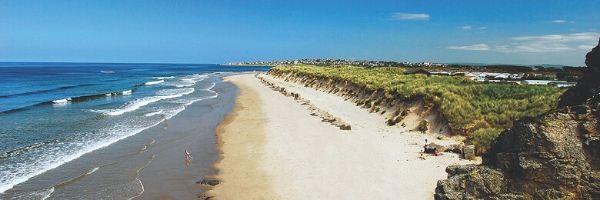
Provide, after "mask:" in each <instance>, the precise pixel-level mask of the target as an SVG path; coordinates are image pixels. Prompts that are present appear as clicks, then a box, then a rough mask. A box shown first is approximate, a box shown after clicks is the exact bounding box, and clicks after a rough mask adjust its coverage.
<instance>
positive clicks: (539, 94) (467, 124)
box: [272, 65, 565, 152]
mask: <svg viewBox="0 0 600 200" xmlns="http://www.w3.org/2000/svg"><path fill="white" fill-rule="evenodd" d="M272 70H275V71H278V72H282V73H289V72H294V73H297V74H302V75H306V76H316V77H319V78H330V79H342V80H347V81H350V82H353V83H355V84H358V85H363V86H365V87H367V88H368V89H372V90H378V89H382V90H384V91H385V93H386V94H394V95H399V96H401V97H404V98H423V99H424V100H425V101H428V102H431V103H433V104H434V105H435V106H436V107H437V108H438V109H439V111H440V112H441V113H442V115H443V116H444V117H445V118H446V119H447V121H448V125H449V126H450V128H452V130H453V132H454V133H457V134H464V135H467V136H469V137H468V138H469V140H468V141H469V142H471V143H473V144H475V145H476V146H477V148H478V150H479V151H480V152H483V151H485V149H486V148H487V147H488V146H489V143H490V142H491V140H492V139H493V138H495V137H496V136H497V135H498V134H499V133H500V131H501V130H502V129H505V128H508V127H510V126H511V125H512V121H513V120H515V119H519V118H522V117H529V116H537V115H540V114H542V113H545V112H547V111H549V110H551V109H552V108H554V107H555V105H556V103H557V101H558V97H559V96H560V95H561V94H562V93H563V92H564V91H565V90H564V89H561V88H557V87H553V86H534V85H512V84H499V83H480V82H475V81H471V80H469V79H466V78H465V77H458V76H457V77H450V76H431V77H428V76H425V75H420V74H416V75H414V74H413V75H405V74H403V72H404V70H405V69H404V68H364V67H353V66H330V67H317V66H310V65H296V66H277V67H275V68H273V69H272Z"/></svg>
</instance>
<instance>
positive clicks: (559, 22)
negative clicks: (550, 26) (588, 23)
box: [550, 19, 575, 24]
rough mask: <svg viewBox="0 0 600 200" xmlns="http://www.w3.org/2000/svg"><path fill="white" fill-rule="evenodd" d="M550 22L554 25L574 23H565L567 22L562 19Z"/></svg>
mask: <svg viewBox="0 0 600 200" xmlns="http://www.w3.org/2000/svg"><path fill="white" fill-rule="evenodd" d="M550 22H552V23H555V24H564V23H575V22H574V21H567V20H564V19H555V20H552V21H550Z"/></svg>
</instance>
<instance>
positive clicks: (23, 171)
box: [0, 88, 218, 199]
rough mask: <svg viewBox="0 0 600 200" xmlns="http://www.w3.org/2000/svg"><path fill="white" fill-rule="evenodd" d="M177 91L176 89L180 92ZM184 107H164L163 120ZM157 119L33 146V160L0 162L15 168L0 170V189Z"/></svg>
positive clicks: (173, 95) (46, 192)
mask: <svg viewBox="0 0 600 200" xmlns="http://www.w3.org/2000/svg"><path fill="white" fill-rule="evenodd" d="M176 91H179V93H178V92H176ZM193 92H194V90H193V88H184V89H177V90H170V91H168V90H166V91H160V94H165V95H159V96H154V97H149V99H148V98H142V99H139V100H136V101H132V102H130V103H128V104H126V105H125V106H124V107H123V108H121V109H125V110H130V109H131V108H135V107H138V108H139V107H141V106H143V105H147V104H149V103H148V100H151V101H154V102H155V101H159V100H156V99H157V98H159V99H165V98H176V97H181V96H184V95H187V94H191V93H193ZM213 92H214V91H213ZM217 96H218V93H216V92H215V95H212V96H209V97H202V98H199V99H196V100H194V101H193V102H196V101H199V100H204V99H209V98H215V97H217ZM142 104H143V105H142ZM117 110H118V109H115V110H112V112H113V113H122V111H117ZM134 110H135V109H134ZM183 110H185V106H181V107H178V108H177V109H174V110H168V111H163V114H164V115H165V117H164V119H163V120H167V119H170V118H171V117H173V116H175V115H176V114H177V113H179V112H181V111H183ZM160 122H162V120H161V121H155V122H151V123H149V124H144V125H142V126H139V125H137V126H136V125H131V124H129V123H127V124H116V125H114V126H112V127H111V128H108V129H101V130H98V131H99V132H100V133H103V134H102V135H103V136H101V137H96V136H98V135H97V134H94V135H92V136H94V137H90V138H87V139H86V138H80V139H81V140H80V141H79V142H60V143H58V144H57V145H56V146H49V147H47V148H46V147H45V148H43V149H34V150H33V151H39V152H32V153H34V154H35V155H37V156H36V157H35V159H34V160H31V161H27V162H15V163H11V164H7V165H4V166H2V168H5V169H15V170H16V171H13V170H9V171H6V170H0V193H4V192H5V191H7V190H9V189H11V188H13V186H15V185H17V184H20V183H22V182H25V181H27V180H28V179H30V178H32V177H34V176H37V175H39V174H42V173H44V172H46V171H48V170H51V169H54V168H56V167H58V166H60V165H62V164H64V163H66V162H70V161H72V160H74V159H77V158H79V157H81V156H82V155H84V154H86V153H89V152H92V151H94V150H96V149H100V148H104V147H106V146H109V145H111V144H113V143H115V142H117V141H119V140H122V139H125V138H127V137H130V136H132V135H135V134H137V133H139V132H141V131H143V130H145V129H147V128H149V127H153V126H155V125H157V124H159V123H160ZM153 142H154V141H153ZM153 142H152V143H153ZM96 170H98V168H94V169H92V170H90V171H88V174H91V173H94V172H95V171H96ZM53 191H54V188H49V189H47V190H44V192H43V195H40V196H42V198H38V199H45V198H48V197H49V196H50V194H51V193H52V192H53Z"/></svg>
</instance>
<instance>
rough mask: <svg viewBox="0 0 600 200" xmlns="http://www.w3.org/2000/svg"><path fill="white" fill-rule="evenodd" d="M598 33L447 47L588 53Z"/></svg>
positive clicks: (467, 49)
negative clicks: (491, 44)
mask: <svg viewBox="0 0 600 200" xmlns="http://www.w3.org/2000/svg"><path fill="white" fill-rule="evenodd" d="M599 37H600V32H580V33H566V34H552V35H530V36H518V37H512V38H509V39H507V40H505V41H504V42H499V43H496V44H494V45H493V48H492V47H491V46H490V45H488V44H485V43H479V44H474V45H466V46H449V47H448V49H452V50H465V51H488V50H489V51H496V52H502V53H557V52H577V51H589V50H590V49H592V48H593V47H594V46H595V45H596V43H597V42H598V38H599Z"/></svg>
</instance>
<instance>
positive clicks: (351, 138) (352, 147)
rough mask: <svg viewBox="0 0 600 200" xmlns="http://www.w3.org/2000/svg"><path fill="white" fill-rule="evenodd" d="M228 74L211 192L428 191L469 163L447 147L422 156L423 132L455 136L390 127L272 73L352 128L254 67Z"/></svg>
mask: <svg viewBox="0 0 600 200" xmlns="http://www.w3.org/2000/svg"><path fill="white" fill-rule="evenodd" d="M226 79H227V80H229V81H231V82H232V83H233V84H235V85H236V86H238V88H240V96H239V97H238V99H237V101H236V109H235V111H234V112H232V113H231V114H230V115H229V116H228V117H227V120H226V122H224V123H222V124H221V125H220V128H219V130H218V131H217V134H218V135H219V136H218V137H219V138H220V145H219V147H220V149H221V151H222V158H221V160H220V161H219V162H218V163H217V164H216V165H215V167H216V168H217V169H218V175H217V178H218V179H220V180H221V184H219V185H217V186H216V187H214V188H213V189H212V190H210V191H209V192H207V193H206V194H205V195H206V196H209V197H214V199H432V198H433V193H434V188H435V185H436V183H437V180H440V179H444V178H446V175H447V174H446V172H445V168H446V166H448V165H451V164H466V163H469V161H465V160H460V159H459V158H458V156H457V155H455V154H449V153H446V154H444V155H442V156H427V157H426V158H425V159H424V160H423V159H420V158H419V155H420V152H421V149H422V145H423V144H424V140H425V139H428V140H429V141H433V142H436V143H453V141H448V140H438V139H436V135H428V134H421V133H417V132H402V131H400V130H399V128H398V127H389V126H387V125H385V120H384V119H383V117H381V116H380V115H377V114H373V113H369V112H368V111H367V110H365V109H361V108H359V107H357V106H355V105H354V104H353V103H351V102H347V101H344V99H343V98H342V97H338V96H335V95H331V94H327V93H324V92H320V91H316V90H314V89H311V88H305V87H303V86H301V85H295V84H290V83H286V82H283V81H281V80H275V79H274V81H276V82H277V81H279V82H277V84H279V85H281V86H285V87H286V89H287V90H288V91H293V92H296V93H299V94H300V95H301V96H302V97H304V98H305V99H308V100H310V101H311V103H313V104H314V105H315V106H316V107H318V108H319V109H322V110H324V111H327V112H329V113H331V114H333V115H334V116H339V117H341V118H343V120H344V121H345V122H347V123H349V124H350V125H352V130H340V129H339V128H337V127H335V126H332V125H331V124H329V123H325V122H322V121H321V119H320V118H318V117H315V116H311V115H310V111H309V110H308V109H307V106H305V105H301V104H300V103H299V102H296V101H295V100H293V98H291V97H286V96H284V95H283V94H281V93H279V92H276V91H273V90H271V89H270V88H268V87H266V86H265V85H263V84H262V83H260V82H259V80H258V79H257V78H255V77H254V76H253V75H237V76H230V77H227V78H226Z"/></svg>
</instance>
